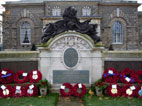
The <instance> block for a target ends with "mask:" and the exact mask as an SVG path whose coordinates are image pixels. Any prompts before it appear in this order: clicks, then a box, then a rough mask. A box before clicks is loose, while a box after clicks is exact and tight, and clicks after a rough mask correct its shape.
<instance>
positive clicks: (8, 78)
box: [0, 68, 14, 84]
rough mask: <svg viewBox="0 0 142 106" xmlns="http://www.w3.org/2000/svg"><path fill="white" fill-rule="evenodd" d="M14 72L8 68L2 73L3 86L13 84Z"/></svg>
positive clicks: (0, 74)
mask: <svg viewBox="0 0 142 106" xmlns="http://www.w3.org/2000/svg"><path fill="white" fill-rule="evenodd" d="M13 75H14V74H13V71H12V70H10V69H8V68H4V69H2V70H1V71H0V82H2V83H3V84H8V83H11V82H12V81H13Z"/></svg>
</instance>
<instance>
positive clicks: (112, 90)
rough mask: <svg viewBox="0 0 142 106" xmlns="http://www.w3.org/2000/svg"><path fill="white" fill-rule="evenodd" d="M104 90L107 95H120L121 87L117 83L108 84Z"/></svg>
mask: <svg viewBox="0 0 142 106" xmlns="http://www.w3.org/2000/svg"><path fill="white" fill-rule="evenodd" d="M106 92H107V94H108V95H109V96H112V97H119V96H121V87H120V86H119V85H118V84H110V85H109V86H108V87H107V89H106Z"/></svg>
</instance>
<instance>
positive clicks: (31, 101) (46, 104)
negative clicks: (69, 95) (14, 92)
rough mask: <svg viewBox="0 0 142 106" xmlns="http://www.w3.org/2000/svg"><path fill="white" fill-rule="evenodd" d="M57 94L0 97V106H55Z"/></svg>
mask: <svg viewBox="0 0 142 106" xmlns="http://www.w3.org/2000/svg"><path fill="white" fill-rule="evenodd" d="M58 96H59V94H48V95H47V96H46V97H42V98H39V97H23V98H1V99H0V106H56V104H57V100H58Z"/></svg>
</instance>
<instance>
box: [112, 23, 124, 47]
mask: <svg viewBox="0 0 142 106" xmlns="http://www.w3.org/2000/svg"><path fill="white" fill-rule="evenodd" d="M112 43H113V44H122V43H123V25H122V22H120V21H115V22H114V24H113V26H112Z"/></svg>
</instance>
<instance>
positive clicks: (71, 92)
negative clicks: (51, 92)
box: [60, 83, 73, 97]
mask: <svg viewBox="0 0 142 106" xmlns="http://www.w3.org/2000/svg"><path fill="white" fill-rule="evenodd" d="M66 89H68V90H69V91H68V92H66V91H65V90H66ZM60 94H61V95H62V96H64V97H68V96H71V95H72V94H73V86H72V85H71V84H70V83H63V84H62V85H61V87H60Z"/></svg>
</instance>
